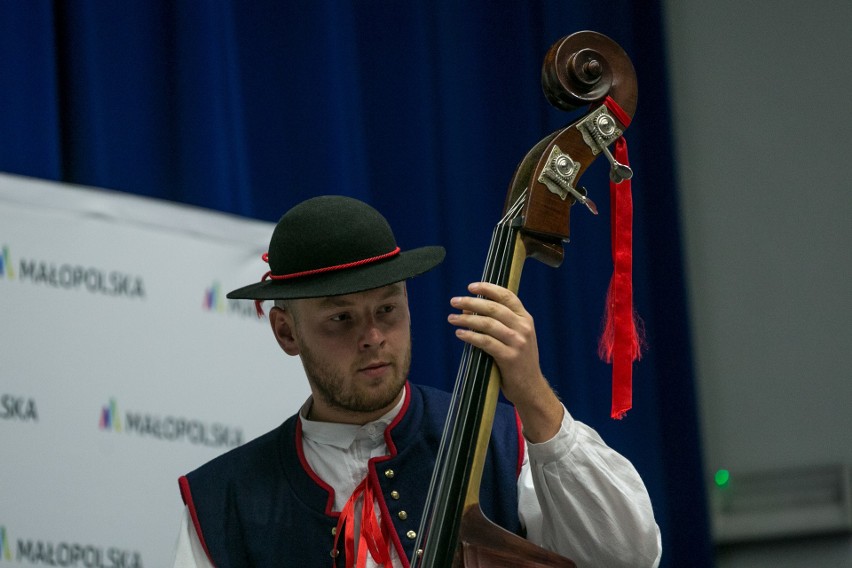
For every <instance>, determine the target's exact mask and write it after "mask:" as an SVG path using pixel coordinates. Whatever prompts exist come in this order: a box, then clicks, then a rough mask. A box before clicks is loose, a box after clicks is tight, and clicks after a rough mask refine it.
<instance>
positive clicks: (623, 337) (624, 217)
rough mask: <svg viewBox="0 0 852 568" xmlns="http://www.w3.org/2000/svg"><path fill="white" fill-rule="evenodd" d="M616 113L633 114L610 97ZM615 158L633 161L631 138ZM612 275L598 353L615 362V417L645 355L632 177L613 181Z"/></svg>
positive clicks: (626, 404)
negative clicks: (636, 305) (636, 298)
mask: <svg viewBox="0 0 852 568" xmlns="http://www.w3.org/2000/svg"><path fill="white" fill-rule="evenodd" d="M604 104H605V105H606V107H607V108H608V109H609V110H610V111H611V112H612V113H613V114H614V115H615V117H616V118H617V119H618V120H619V122H621V123H622V124H624V126H625V127H626V126H628V125H629V124H630V116H629V115H627V113H625V112H624V110H623V109H622V108H621V107H620V106H619V105H618V103H616V102H615V101H614V100H613V99H611V98H610V97H607V98H606V100H605V101H604ZM614 157H615V160H616V161H617V162H619V163H622V164H624V165H629V163H630V161H629V158H628V155H627V141H626V140H625V139H624V138H623V137H621V138H619V139H618V140H616V142H615V156H614ZM609 192H610V204H611V214H610V223H611V235H612V262H613V272H612V279H611V280H610V283H609V290H608V291H607V299H606V314H605V316H604V331H603V334H602V335H601V339H600V343H599V345H598V354H599V355H600V357H601V359H603V360H604V361H606V362H607V363H612V410H611V413H610V415H611V416H612V417H613V418H615V419H621V418H624V415H625V414H626V413H627V411H628V410H630V408H631V407H632V406H633V361H636V360H638V359H640V358H641V356H642V352H641V348H642V343H643V341H642V338H641V334H640V332H639V326H638V325H637V323H636V320H637V318H636V314H635V311H634V309H633V198H632V195H631V184H630V180H629V179H628V180H623V181H621V182H619V183H615V182H613V181H610V184H609Z"/></svg>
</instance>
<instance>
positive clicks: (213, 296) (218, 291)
mask: <svg viewBox="0 0 852 568" xmlns="http://www.w3.org/2000/svg"><path fill="white" fill-rule="evenodd" d="M201 307H202V309H204V310H205V311H208V312H216V313H219V314H227V315H229V316H239V317H244V318H250V319H254V320H258V321H262V320H261V319H260V318H258V316H257V311H256V310H255V307H254V302H247V301H245V300H228V299H227V298H226V296H225V294H224V293H223V292H222V286H221V285H220V284H219V282H218V281H217V282H214V283H213V285H212V286H210V287H209V288H206V289H205V290H204V301H203V302H202V303H201Z"/></svg>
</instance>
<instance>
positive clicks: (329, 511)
mask: <svg viewBox="0 0 852 568" xmlns="http://www.w3.org/2000/svg"><path fill="white" fill-rule="evenodd" d="M296 454H297V455H298V456H299V463H301V464H302V469H304V470H305V473H307V474H308V477H310V478H311V479H313V480H314V483H316V484H317V485H319V486H320V487H322V488H323V489H325V490H326V492H328V501H326V503H325V514H326V515H328V516H329V517H338V516H340V513H337V512H335V511H334V489H333V488H332V487H331V485H329V484H328V483H326V482H325V481H323V480H322V478H321V477H320V476H319V475H317V473H316V472H315V471H314V470H313V469H311V466H310V465H309V464H308V460H307V458H306V457H305V450H304V448H303V447H302V417H301V416H299V419H298V420H296Z"/></svg>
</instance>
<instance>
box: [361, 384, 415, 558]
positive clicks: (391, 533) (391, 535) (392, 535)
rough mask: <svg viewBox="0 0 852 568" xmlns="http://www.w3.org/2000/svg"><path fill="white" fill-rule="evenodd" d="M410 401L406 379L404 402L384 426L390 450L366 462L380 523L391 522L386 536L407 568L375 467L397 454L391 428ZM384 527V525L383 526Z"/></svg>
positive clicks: (400, 542) (401, 416) (406, 409)
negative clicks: (377, 506)
mask: <svg viewBox="0 0 852 568" xmlns="http://www.w3.org/2000/svg"><path fill="white" fill-rule="evenodd" d="M410 402H411V384H409V382H408V381H406V382H405V402H403V403H402V408H401V409H400V410H399V414H397V415H396V418H394V419H393V420H392V421H391V423H390V424H388V427H387V428H385V444H386V445H387V447H388V451H389V452H390V453H389V454H388V455H386V456H381V457H376V458H371V459H370V460H369V461H368V462H367V480H368V483H370V484H371V485H372V486H373V487H374V488H376V489H375V494H376V495H377V496H378V498H377V499H376V501H378V503H379V510H380V511H381V512H382V525H384V524H385V520H386V519H387V520H388V523H390V524H391V527H390V528H391V529H392V530H388V534H387V535H386V538H388V539H390V541H391V542H392V543H393V545H394V548H396V555H397V557H398V558H399V559H400V561H401V562H402V566H403V568H409V563H408V558H407V557H406V555H405V547H404V546H403V544H402V541H401V540H399V535H398V534H397V533H396V529H395V528H394V527H393V522H392V521H391V520H390V519H391V512H390V510H389V509H388V504H387V502H385V495H384V493H382V488H381V484H379V475H378V473H377V472H376V467H378V464H380V463H382V462H386V461H388V460H389V459H391V458H393V457H395V456H396V454H397V448H396V444H394V443H393V439H392V438H391V430H393V429H394V428H395V427H396V425H397V424H399V423H400V422H401V421H402V419H403V417H404V416H405V414H406V412H408V406H409V403H410ZM383 528H384V527H383Z"/></svg>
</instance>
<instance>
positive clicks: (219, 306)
mask: <svg viewBox="0 0 852 568" xmlns="http://www.w3.org/2000/svg"><path fill="white" fill-rule="evenodd" d="M202 307H203V308H204V309H205V310H207V311H208V312H224V311H225V299H224V298H223V297H222V287H221V286H220V285H219V283H218V282H214V283H213V285H212V286H210V287H209V288H207V289H206V290H204V303H203V304H202Z"/></svg>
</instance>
